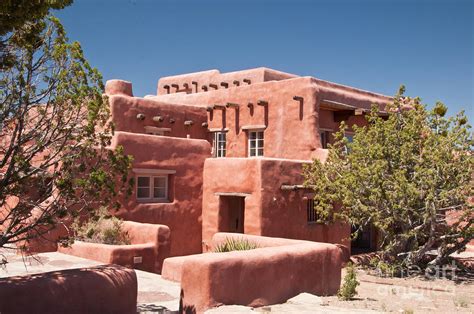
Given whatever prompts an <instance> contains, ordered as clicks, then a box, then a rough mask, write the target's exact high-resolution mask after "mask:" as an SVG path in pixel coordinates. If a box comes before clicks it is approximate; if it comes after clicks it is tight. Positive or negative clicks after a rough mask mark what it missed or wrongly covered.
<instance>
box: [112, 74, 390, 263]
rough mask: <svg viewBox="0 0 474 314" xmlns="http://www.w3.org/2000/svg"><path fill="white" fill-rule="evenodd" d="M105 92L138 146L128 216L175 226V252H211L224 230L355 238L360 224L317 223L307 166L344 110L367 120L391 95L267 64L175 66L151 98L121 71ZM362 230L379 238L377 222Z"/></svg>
mask: <svg viewBox="0 0 474 314" xmlns="http://www.w3.org/2000/svg"><path fill="white" fill-rule="evenodd" d="M106 94H108V95H109V101H110V106H111V113H112V119H113V122H114V123H115V127H116V128H115V129H116V134H115V136H114V143H113V145H122V146H123V147H124V150H125V153H126V154H130V155H133V157H134V162H133V170H132V171H133V176H134V177H135V192H134V194H133V195H132V196H131V197H129V198H124V199H122V200H121V202H122V209H121V210H120V211H119V213H118V215H119V216H121V217H122V218H123V219H126V220H132V221H138V222H147V223H155V224H163V225H167V226H169V228H170V229H171V252H170V255H171V256H180V255H188V254H194V253H201V252H203V251H204V252H206V251H208V250H209V244H210V241H211V239H212V236H213V235H214V234H215V233H216V232H233V233H244V234H249V235H262V236H270V237H282V238H289V239H302V240H311V241H319V242H328V243H338V244H343V245H345V246H347V247H349V248H350V245H349V240H348V239H349V234H350V226H348V225H344V224H339V223H335V224H332V225H323V224H318V223H316V220H317V217H316V216H315V214H314V210H313V208H314V203H313V201H312V197H313V195H312V192H311V191H310V190H307V189H304V188H303V187H302V184H303V177H302V165H303V164H305V163H309V162H311V160H312V159H314V158H317V159H320V160H322V161H324V160H325V158H326V156H327V150H326V148H327V144H328V143H330V142H331V141H332V136H331V134H332V133H333V132H335V131H337V130H338V127H339V123H340V122H341V121H346V123H347V124H348V125H349V126H352V125H354V124H357V125H363V124H364V123H366V122H365V118H364V115H365V114H366V113H367V112H368V110H369V109H370V107H371V105H372V104H377V105H379V106H381V107H383V106H385V105H386V104H387V103H388V102H390V100H391V98H389V97H387V96H384V95H380V94H376V93H372V92H368V91H364V90H360V89H356V88H352V87H348V86H343V85H339V84H335V83H331V82H327V81H323V80H319V79H316V78H313V77H300V76H296V75H293V74H288V73H283V72H279V71H275V70H271V69H267V68H257V69H251V70H245V71H238V72H231V73H223V74H221V73H220V72H219V71H217V70H211V71H204V72H198V73H191V74H184V75H177V76H170V77H164V78H161V79H160V80H159V82H158V86H157V95H149V96H145V97H144V98H139V97H133V93H132V86H131V83H129V82H125V81H120V80H112V81H108V82H107V85H106ZM347 136H348V137H349V138H350V129H349V132H348V133H347ZM358 241H359V242H358V245H359V246H361V247H364V246H365V247H366V248H370V247H373V245H374V243H375V240H374V238H373V236H371V233H370V232H369V231H368V232H366V233H364V234H363V235H362V237H361V238H360V239H358ZM356 244H357V242H356Z"/></svg>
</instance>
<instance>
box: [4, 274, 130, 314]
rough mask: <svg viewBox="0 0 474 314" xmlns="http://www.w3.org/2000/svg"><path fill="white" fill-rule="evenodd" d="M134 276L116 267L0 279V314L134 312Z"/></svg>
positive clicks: (122, 313)
mask: <svg viewBox="0 0 474 314" xmlns="http://www.w3.org/2000/svg"><path fill="white" fill-rule="evenodd" d="M136 309H137V276H136V274H135V271H134V270H132V269H127V268H125V267H121V266H117V265H105V266H98V267H92V268H81V269H69V270H62V271H55V272H48V273H41V274H35V275H29V276H17V277H7V278H2V279H0V312H1V313H78V314H79V313H101V314H102V313H117V314H119V313H120V314H129V313H136Z"/></svg>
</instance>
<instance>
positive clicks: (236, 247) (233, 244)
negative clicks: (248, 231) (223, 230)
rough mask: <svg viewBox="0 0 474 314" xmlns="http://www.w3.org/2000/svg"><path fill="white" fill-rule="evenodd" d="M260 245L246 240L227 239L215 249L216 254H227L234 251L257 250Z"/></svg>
mask: <svg viewBox="0 0 474 314" xmlns="http://www.w3.org/2000/svg"><path fill="white" fill-rule="evenodd" d="M257 248H258V245H257V244H256V243H254V242H250V241H248V240H245V239H234V238H226V239H225V241H224V242H222V243H220V244H219V245H217V246H216V247H215V248H214V252H216V253H225V252H232V251H247V250H253V249H257Z"/></svg>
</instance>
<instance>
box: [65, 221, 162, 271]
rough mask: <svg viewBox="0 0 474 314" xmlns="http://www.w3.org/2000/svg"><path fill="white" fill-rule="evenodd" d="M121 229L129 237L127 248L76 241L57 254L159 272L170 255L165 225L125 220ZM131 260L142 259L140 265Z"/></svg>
mask: <svg viewBox="0 0 474 314" xmlns="http://www.w3.org/2000/svg"><path fill="white" fill-rule="evenodd" d="M122 226H123V229H124V231H126V232H128V234H129V236H130V239H131V243H132V244H130V245H109V244H101V243H90V242H82V241H75V242H74V244H72V245H71V246H70V247H60V248H58V251H59V252H61V253H65V254H70V255H74V256H78V257H83V258H88V259H92V260H96V261H99V262H103V263H110V264H117V265H122V266H126V267H131V268H136V269H140V270H144V271H149V272H155V273H161V268H162V265H163V260H164V259H165V258H167V257H168V256H169V253H170V229H169V228H168V227H167V226H164V225H154V224H145V223H138V222H133V221H124V222H123V225H122ZM134 257H141V258H142V261H141V263H134Z"/></svg>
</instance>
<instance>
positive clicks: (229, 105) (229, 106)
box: [225, 102, 240, 109]
mask: <svg viewBox="0 0 474 314" xmlns="http://www.w3.org/2000/svg"><path fill="white" fill-rule="evenodd" d="M225 106H226V108H235V109H239V107H240V105H239V104H235V103H232V102H228V103H227V104H226V105H225Z"/></svg>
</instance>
